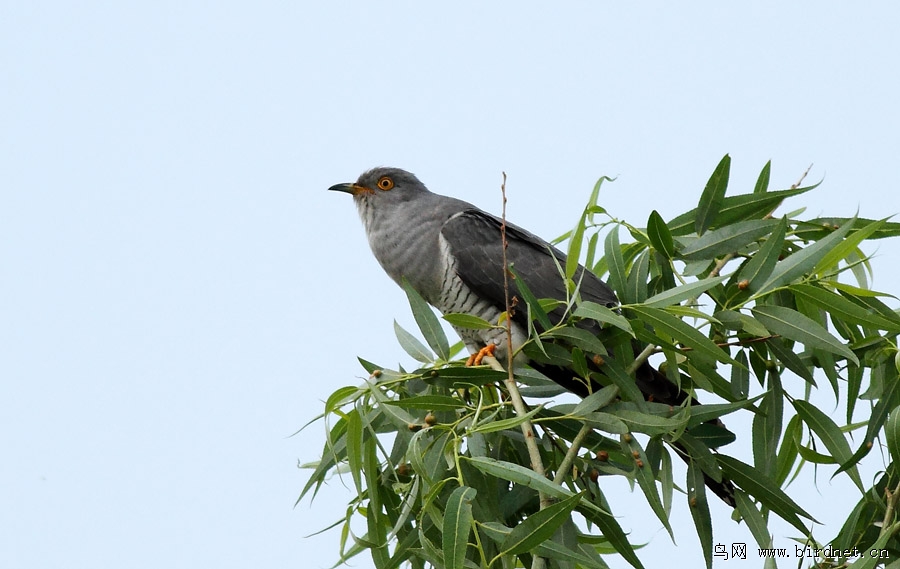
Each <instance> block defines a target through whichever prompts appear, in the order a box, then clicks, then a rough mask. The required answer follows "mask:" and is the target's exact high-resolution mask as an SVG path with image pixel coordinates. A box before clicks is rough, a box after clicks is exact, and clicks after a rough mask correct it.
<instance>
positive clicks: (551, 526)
mask: <svg viewBox="0 0 900 569" xmlns="http://www.w3.org/2000/svg"><path fill="white" fill-rule="evenodd" d="M581 496H582V495H581V494H576V495H574V496H572V497H570V498H566V499H565V500H562V501H560V502H557V503H555V504H552V505H550V506H547V507H546V508H543V509H541V510H538V511H537V512H535V513H533V514H531V515H530V516H528V518H527V519H526V520H525V521H524V522H522V523H520V524H519V525H517V526H516V527H514V528H513V530H512V531H511V532H509V535H508V536H506V539H505V540H503V543H501V544H500V550H501V554H517V553H525V552H527V551H531V550H533V549H535V548H536V547H537V546H539V545H540V544H542V543H544V542H545V541H547V540H549V539H550V538H551V537H553V534H554V533H556V530H557V529H558V528H559V527H560V526H561V525H562V524H563V523H564V522H565V521H566V520H568V519H569V516H570V514H571V513H572V510H574V509H575V506H577V505H578V503H579V502H580V501H581Z"/></svg>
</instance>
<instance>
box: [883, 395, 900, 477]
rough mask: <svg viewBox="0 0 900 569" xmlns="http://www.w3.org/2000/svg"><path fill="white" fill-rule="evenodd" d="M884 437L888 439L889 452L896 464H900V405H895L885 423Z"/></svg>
mask: <svg viewBox="0 0 900 569" xmlns="http://www.w3.org/2000/svg"><path fill="white" fill-rule="evenodd" d="M884 437H885V439H886V440H887V447H888V453H890V455H891V460H893V461H894V464H900V407H895V408H894V410H893V411H891V413H890V415H888V420H887V422H886V423H885V424H884Z"/></svg>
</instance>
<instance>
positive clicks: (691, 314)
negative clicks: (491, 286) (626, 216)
mask: <svg viewBox="0 0 900 569" xmlns="http://www.w3.org/2000/svg"><path fill="white" fill-rule="evenodd" d="M729 169H730V158H729V157H728V156H725V157H724V158H723V159H722V161H721V162H720V163H719V164H718V166H717V167H716V169H715V171H714V172H713V174H712V176H711V177H710V179H709V181H708V183H707V184H706V187H705V189H704V190H703V192H702V194H701V196H700V200H699V204H698V206H697V207H696V208H694V209H692V210H691V211H688V212H686V213H684V214H682V215H678V216H676V217H675V218H673V219H671V220H669V221H668V222H666V221H665V220H664V219H663V218H662V217H661V216H660V215H659V214H658V213H657V212H656V211H653V212H651V213H650V215H649V218H648V220H647V222H646V224H643V226H639V225H636V224H632V223H628V222H626V221H625V220H621V219H617V218H616V217H614V216H613V215H611V214H610V213H609V212H607V210H606V209H604V208H603V207H601V206H600V205H598V197H599V194H600V189H601V186H602V185H603V184H604V183H609V182H611V180H609V179H607V178H602V179H601V180H600V181H598V183H597V184H596V186H595V187H594V189H593V192H592V193H591V196H590V199H589V201H588V204H587V206H586V207H585V208H584V210H583V211H582V212H581V214H580V215H579V216H578V221H577V223H576V224H575V226H574V228H573V229H572V230H571V231H570V232H568V233H566V234H565V235H563V236H562V237H560V239H559V240H558V242H559V243H565V244H566V248H567V254H568V256H569V258H570V259H578V260H580V261H581V262H582V264H583V265H584V266H586V267H588V268H589V269H591V270H592V271H593V272H594V273H595V274H596V275H598V276H600V277H601V278H604V279H605V280H606V281H607V282H608V283H609V284H610V285H611V286H612V288H613V289H614V290H615V292H616V294H617V296H618V298H619V300H620V302H621V306H620V307H619V309H618V310H616V311H611V310H609V309H607V308H605V307H602V306H598V305H596V304H592V303H589V302H579V297H578V282H575V281H574V280H573V279H572V277H573V274H574V272H575V271H574V270H573V269H572V267H566V266H560V278H561V279H567V285H568V287H569V288H568V290H570V291H571V295H570V298H569V299H568V301H567V303H566V311H567V312H566V314H567V318H566V319H565V320H564V321H562V322H560V323H559V324H556V325H553V324H552V323H550V322H549V321H547V320H546V314H547V312H548V310H550V309H551V308H555V307H557V306H558V303H559V301H558V300H551V299H539V298H534V297H533V296H532V295H530V294H528V287H527V282H528V275H527V274H524V275H515V267H510V271H511V273H512V274H513V275H515V276H516V277H517V278H518V279H519V281H520V282H519V284H520V286H519V287H518V289H519V290H520V293H521V296H522V298H512V299H510V301H511V306H513V307H514V308H513V309H515V310H521V311H527V314H528V317H529V319H530V320H531V321H533V322H534V323H535V325H533V326H531V332H532V333H531V336H530V338H529V341H528V343H527V344H526V345H525V346H524V347H523V348H522V349H523V350H525V351H526V352H527V354H528V356H529V358H530V360H531V361H532V362H534V361H539V362H543V363H550V364H557V365H560V366H567V367H570V368H571V369H572V370H573V374H574V376H575V377H576V378H580V379H581V380H583V381H585V382H586V383H587V384H589V385H600V386H602V387H601V388H599V389H597V390H595V391H594V392H593V393H592V394H591V395H589V396H588V397H586V398H584V399H583V400H580V401H578V402H571V403H560V402H558V401H557V400H558V399H559V396H560V395H561V394H562V392H563V389H562V388H561V387H560V386H559V385H557V384H556V383H554V382H552V381H550V380H549V379H548V378H546V377H544V376H542V375H541V374H540V373H539V372H537V371H536V370H535V369H532V368H530V367H527V366H525V367H521V366H520V367H517V368H515V369H514V370H513V372H512V373H511V372H508V371H505V370H509V369H512V368H511V366H509V365H498V364H497V363H496V362H493V363H494V365H493V366H491V365H481V366H468V367H467V366H466V365H465V358H460V359H457V357H458V356H459V352H460V351H461V350H462V344H461V343H457V344H456V345H452V346H451V345H450V343H449V341H448V340H447V338H446V336H445V335H444V332H443V328H442V326H441V325H440V323H439V320H438V316H437V315H435V313H434V312H432V310H431V309H430V308H429V307H428V306H427V304H426V303H425V302H424V301H423V300H422V299H421V298H420V297H419V296H418V295H416V294H415V292H414V291H412V290H411V289H407V294H408V295H409V300H410V306H411V308H412V312H413V315H414V316H415V320H416V322H417V323H418V325H419V328H420V329H419V336H420V337H421V338H422V340H420V339H418V338H417V335H416V334H414V333H411V332H409V331H407V330H404V329H403V328H401V327H400V326H399V325H396V324H395V328H396V333H397V339H398V342H399V345H400V347H401V348H402V349H403V350H404V351H405V352H406V353H407V354H408V355H409V356H410V357H411V358H412V359H413V360H415V361H416V362H417V364H416V365H418V366H419V367H418V368H417V369H414V370H406V369H402V368H401V369H396V370H392V369H388V368H385V367H384V366H380V365H377V364H374V363H372V362H370V361H367V360H364V359H362V358H360V359H359V361H360V363H361V364H362V367H363V368H364V370H365V372H366V374H368V379H366V380H365V381H363V382H362V383H361V384H360V385H348V386H345V387H341V388H340V389H337V390H336V391H335V392H334V393H333V394H332V395H331V396H330V397H329V398H328V399H327V401H326V403H325V408H324V412H323V414H322V415H320V416H319V417H318V419H321V420H322V421H323V422H324V424H325V426H326V430H325V443H324V448H323V450H322V455H321V459H320V460H319V461H317V462H314V463H310V464H307V465H305V466H306V467H308V468H310V469H312V475H311V476H310V478H309V480H308V482H307V483H306V486H305V487H304V488H303V490H302V493H301V495H300V499H302V498H303V497H304V496H306V495H307V494H310V493H312V495H315V493H316V491H317V490H318V489H319V488H320V486H321V485H322V484H323V483H324V482H325V481H326V479H327V478H328V477H329V476H332V475H333V474H335V473H339V474H341V475H342V476H345V477H346V478H347V479H348V480H349V486H350V488H351V489H352V496H351V498H350V501H349V507H348V508H347V510H346V512H345V515H343V516H341V517H340V518H339V519H338V520H337V521H336V524H335V525H338V526H341V527H342V532H341V538H340V551H339V554H338V559H339V561H345V560H348V559H350V558H352V557H354V556H356V555H358V554H360V553H363V552H366V551H368V552H369V554H370V555H371V557H372V559H373V561H374V563H375V565H376V566H377V567H379V568H392V567H398V566H401V565H402V564H404V563H408V564H409V565H410V566H412V567H426V566H433V567H441V568H447V569H460V568H462V567H517V566H526V567H527V566H532V567H540V566H546V565H547V564H549V565H550V566H558V567H591V568H603V567H606V566H607V565H606V563H605V561H604V557H605V556H609V555H618V556H621V557H622V558H624V559H625V560H627V561H628V562H629V563H630V564H631V565H633V566H634V567H642V563H641V561H640V558H639V556H638V553H637V552H636V550H635V547H634V545H633V544H632V543H630V542H629V540H628V538H627V536H626V533H625V532H624V531H623V529H622V526H621V525H620V520H621V519H622V512H613V511H612V509H611V508H610V504H609V502H608V501H607V500H606V498H605V497H604V485H605V484H604V482H605V481H607V480H609V479H610V477H616V476H618V477H622V478H624V479H627V480H628V481H629V482H630V483H631V484H632V487H635V488H638V489H639V490H640V493H635V495H634V499H635V500H639V499H643V500H646V501H647V503H648V504H649V506H650V508H651V510H652V511H653V512H654V513H655V515H656V516H657V517H658V518H659V521H660V523H661V524H662V525H663V526H664V527H665V528H666V529H667V530H668V531H669V533H670V534H671V533H672V527H671V524H670V520H669V517H670V512H671V507H672V503H673V500H675V499H684V500H686V501H687V503H688V506H689V511H690V514H691V516H692V518H693V521H694V526H695V531H696V533H697V536H698V538H699V543H700V544H701V547H702V549H703V553H704V556H705V559H706V565H707V567H708V568H709V567H711V566H712V559H713V553H714V550H713V546H714V540H713V528H714V526H716V525H717V524H722V523H726V522H730V518H729V519H714V518H713V517H712V516H711V515H710V510H709V506H708V500H709V499H716V497H715V496H708V495H707V490H706V487H705V485H704V481H709V480H712V481H715V482H718V483H725V484H728V485H729V486H731V485H733V486H734V492H733V502H734V508H735V514H734V517H735V518H736V519H738V520H739V521H740V522H741V523H745V524H746V525H747V527H748V528H749V530H750V532H751V533H752V535H753V537H754V538H755V539H756V541H757V543H758V544H759V547H760V548H770V547H772V536H771V531H770V529H769V522H770V520H772V518H773V517H778V518H781V519H782V520H784V521H785V522H787V523H788V524H790V525H791V526H792V527H793V528H794V529H795V530H796V532H797V535H798V536H801V538H800V539H801V541H805V542H806V544H807V545H809V546H810V548H811V550H814V549H819V551H820V553H819V555H818V558H817V559H811V560H809V563H810V564H812V563H817V565H816V566H817V567H838V566H842V564H846V563H848V562H854V563H855V564H854V567H857V566H859V567H874V566H875V565H876V564H877V563H879V562H883V561H884V559H883V556H884V555H887V556H888V557H890V558H892V559H897V558H900V538H898V531H900V519H898V513H897V502H898V500H900V473H898V472H897V467H896V466H895V463H897V462H898V459H900V387H898V386H900V374H898V367H900V353H898V348H897V334H898V332H900V316H898V313H897V312H896V311H895V310H894V309H892V308H891V307H890V306H889V305H888V304H886V303H885V301H884V300H883V299H885V298H887V299H892V298H893V297H892V296H891V295H889V294H886V293H882V292H876V291H873V290H871V289H870V288H869V286H868V282H869V278H870V277H871V267H870V265H869V262H868V257H867V255H866V253H865V252H864V250H865V249H864V247H865V245H866V243H867V242H868V241H870V240H873V239H880V238H885V237H891V236H896V235H897V234H900V224H897V223H890V222H888V221H887V220H880V221H873V220H868V219H860V218H857V217H819V218H815V219H803V218H802V215H803V209H798V210H796V211H792V212H782V207H783V204H784V203H785V202H786V200H788V199H790V200H791V201H792V202H794V201H798V200H802V199H804V198H805V197H806V196H808V195H809V194H808V193H809V192H811V191H813V190H814V189H815V187H816V186H815V185H813V186H807V187H799V186H800V184H799V183H798V184H795V185H794V186H792V187H790V188H788V189H782V190H770V189H769V176H770V164H766V165H765V167H764V168H763V169H762V172H761V173H760V175H759V178H758V180H757V182H756V185H755V187H754V188H753V190H752V192H750V193H743V194H736V195H727V192H726V189H727V186H728V178H729ZM623 229H624V230H625V231H624V232H623V231H622V230H623ZM623 233H624V234H625V235H627V237H628V239H623V238H622V235H623ZM601 243H602V245H601ZM570 264H571V265H573V266H574V263H570ZM522 283H524V285H525V286H522ZM443 318H444V319H446V320H447V321H449V322H450V323H452V324H453V325H455V326H462V327H474V328H485V327H501V328H502V327H504V326H506V325H507V324H508V320H509V319H508V318H506V314H505V313H504V315H502V316H501V318H500V320H499V321H497V322H486V321H484V320H479V319H478V318H475V317H472V316H468V315H453V314H450V315H445V316H443ZM585 321H593V322H594V325H593V326H591V327H590V328H591V329H596V323H599V324H600V325H601V326H602V329H601V331H600V333H599V335H596V334H592V333H587V332H586V328H588V326H585V325H584V324H585ZM423 340H424V341H423ZM379 357H382V358H384V357H388V356H386V355H382V356H379ZM390 357H393V356H390ZM648 358H650V361H652V362H655V365H656V366H658V368H659V369H660V371H662V372H663V373H665V374H666V375H667V377H668V378H669V379H670V380H671V381H672V382H674V383H676V384H677V385H678V386H679V387H680V388H681V389H683V390H685V391H687V392H688V393H689V394H690V397H688V398H686V399H685V402H684V403H683V404H681V405H679V406H671V405H664V404H660V403H658V402H654V401H652V400H649V401H648V400H647V399H646V398H645V397H644V396H643V395H642V393H641V392H640V390H638V389H637V388H636V387H635V383H634V378H633V374H634V370H635V369H637V367H638V365H640V363H641V362H642V361H644V360H647V359H648ZM502 363H505V362H501V364H502ZM820 390H826V391H829V392H830V393H831V395H832V396H833V397H834V398H835V399H836V400H837V401H838V402H839V405H840V409H841V413H839V416H831V415H830V414H828V413H825V412H823V411H822V410H820V409H819V407H817V406H816V405H815V404H813V403H811V401H810V398H811V396H813V395H814V394H815V393H816V392H817V391H820ZM697 401H703V402H704V403H705V404H702V405H700V404H697ZM729 414H750V415H751V416H752V420H751V421H750V423H751V424H752V428H751V429H750V430H749V431H748V432H738V433H732V432H731V431H730V430H728V429H727V428H725V427H724V426H723V423H722V421H720V418H723V417H724V421H725V422H727V421H728V417H727V416H728V415H729ZM735 441H738V442H737V443H736V442H735ZM737 446H740V447H741V448H744V449H746V448H751V449H752V461H750V462H749V463H748V462H745V461H744V460H741V459H739V458H736V457H735V456H733V454H745V453H739V452H734V453H732V452H730V450H729V449H730V448H735V447H737ZM878 447H882V449H881V452H873V449H876V448H878ZM673 456H674V457H676V458H675V460H679V459H683V460H684V461H685V462H687V469H686V477H685V478H684V479H683V480H682V479H680V476H679V479H676V478H675V473H676V472H680V470H679V469H677V468H674V466H673ZM745 460H746V459H745ZM863 461H870V462H873V463H874V465H872V466H870V470H873V469H874V470H878V471H879V472H880V474H879V475H878V476H877V477H876V479H875V481H874V484H867V483H866V481H864V480H863V479H862V477H861V476H860V474H859V470H858V466H859V465H860V463H861V462H863ZM829 465H831V466H829ZM811 467H818V468H832V469H833V471H834V473H835V475H839V476H846V477H848V478H849V480H850V481H851V482H852V484H853V485H854V486H855V487H856V488H858V490H859V493H860V499H859V502H858V504H857V505H856V507H855V508H853V510H852V511H849V512H847V513H846V514H847V516H846V522H845V523H844V524H843V527H841V528H840V531H838V532H837V533H836V534H832V535H824V536H823V535H819V534H820V533H821V531H816V530H815V529H811V528H815V527H816V526H815V524H814V523H812V522H814V521H815V520H814V518H813V516H812V515H811V514H810V513H809V510H808V508H809V506H808V505H804V504H801V503H799V502H798V500H796V499H794V498H793V497H792V495H791V494H792V489H791V487H790V482H791V481H792V480H793V479H794V478H795V477H796V476H797V474H798V473H799V472H800V471H801V470H803V469H804V468H811ZM679 496H680V498H679ZM298 501H299V500H298ZM625 517H626V518H627V517H628V514H625ZM353 528H363V529H364V530H365V531H357V532H356V533H354V531H353ZM814 534H816V535H814ZM854 548H855V549H854ZM854 551H856V552H861V553H862V556H861V557H858V558H857V557H854V555H855V553H853V552H854ZM873 551H874V552H876V553H877V554H876V555H866V553H867V552H873ZM848 552H849V553H848ZM880 557H882V558H880Z"/></svg>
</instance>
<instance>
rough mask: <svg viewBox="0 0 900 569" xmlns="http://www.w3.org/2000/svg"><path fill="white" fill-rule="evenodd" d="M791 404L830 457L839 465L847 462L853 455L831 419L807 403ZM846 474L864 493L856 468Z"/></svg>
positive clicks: (797, 400) (800, 401) (797, 401)
mask: <svg viewBox="0 0 900 569" xmlns="http://www.w3.org/2000/svg"><path fill="white" fill-rule="evenodd" d="M792 403H793V405H794V410H796V411H797V415H799V416H800V418H801V419H803V422H804V423H806V424H807V425H809V428H810V429H812V431H813V432H814V433H816V434H817V435H818V436H819V439H820V440H821V441H822V444H824V445H825V448H827V449H828V451H829V452H830V453H831V456H832V457H833V458H834V459H835V460H837V461H838V463H841V464H843V463H845V462H847V461H849V460H850V457H851V456H852V455H853V452H852V451H851V450H850V444H849V443H848V442H847V439H845V438H844V435H843V433H841V429H840V428H839V427H838V426H837V425H836V424H835V422H834V421H832V420H831V417H829V416H828V415H826V414H825V413H824V412H822V411H821V410H820V409H819V408H818V407H816V406H815V405H812V404H811V403H809V402H808V401H802V400H799V399H795V400H793V401H792ZM847 474H848V475H849V476H850V479H851V480H852V481H853V483H854V484H856V487H857V488H859V491H860V492H863V493H865V489H864V488H863V484H862V480H861V479H860V477H859V471H857V470H856V467H853V468H851V469H849V470H847Z"/></svg>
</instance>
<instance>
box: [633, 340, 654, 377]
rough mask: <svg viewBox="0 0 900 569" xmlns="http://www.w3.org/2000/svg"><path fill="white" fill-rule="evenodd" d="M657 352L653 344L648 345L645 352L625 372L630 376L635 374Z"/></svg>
mask: <svg viewBox="0 0 900 569" xmlns="http://www.w3.org/2000/svg"><path fill="white" fill-rule="evenodd" d="M655 352H656V346H654V345H653V344H648V345H647V347H646V348H644V350H643V351H642V352H641V353H639V354H638V355H637V357H636V358H634V361H633V362H631V365H629V366H628V368H627V369H626V370H625V371H626V373H628V375H631V374H633V373H634V372H636V371H637V368H639V367H641V365H642V364H643V363H644V362H645V361H647V359H648V358H649V357H650V356H652V355H653V354H654V353H655Z"/></svg>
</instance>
